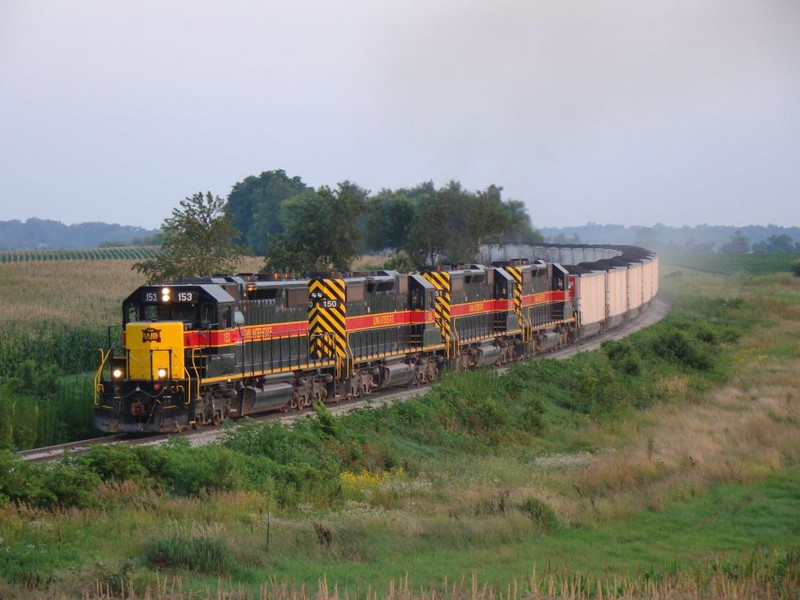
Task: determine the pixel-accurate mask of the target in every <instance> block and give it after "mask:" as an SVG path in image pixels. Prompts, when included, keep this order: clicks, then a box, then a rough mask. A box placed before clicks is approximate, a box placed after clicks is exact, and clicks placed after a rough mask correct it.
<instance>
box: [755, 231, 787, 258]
mask: <svg viewBox="0 0 800 600" xmlns="http://www.w3.org/2000/svg"><path fill="white" fill-rule="evenodd" d="M794 250H795V244H794V242H793V241H792V238H791V236H789V235H787V234H785V233H782V234H780V235H771V236H769V237H768V238H767V239H766V240H764V241H763V242H758V243H757V244H753V252H757V253H759V254H772V253H783V254H789V253H791V252H794Z"/></svg>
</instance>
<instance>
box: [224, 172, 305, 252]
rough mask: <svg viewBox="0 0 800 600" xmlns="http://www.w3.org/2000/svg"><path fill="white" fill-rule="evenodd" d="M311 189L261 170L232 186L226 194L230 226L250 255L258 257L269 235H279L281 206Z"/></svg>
mask: <svg viewBox="0 0 800 600" xmlns="http://www.w3.org/2000/svg"><path fill="white" fill-rule="evenodd" d="M313 191H314V190H313V189H312V188H310V187H309V186H307V185H306V184H305V183H303V180H302V179H300V177H289V176H288V175H286V172H285V171H283V170H281V169H278V170H275V171H264V172H263V173H261V175H259V176H258V177H253V176H250V177H247V178H246V179H245V180H244V181H240V182H239V183H237V184H236V185H234V186H233V189H232V190H231V193H230V194H228V211H229V212H230V214H231V223H232V224H233V226H234V227H235V228H236V229H237V230H238V231H239V232H240V233H241V238H240V239H241V242H242V243H244V244H245V245H246V246H248V247H249V248H250V249H251V251H252V252H253V253H254V254H262V253H263V252H264V248H265V246H266V245H267V238H269V236H270V235H275V234H279V233H283V232H284V231H285V229H284V223H283V220H282V219H281V206H282V205H283V203H284V202H285V201H286V200H288V199H289V198H292V197H294V196H297V195H298V194H304V193H308V192H311V193H313Z"/></svg>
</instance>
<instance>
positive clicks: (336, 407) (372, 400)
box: [18, 298, 670, 462]
mask: <svg viewBox="0 0 800 600" xmlns="http://www.w3.org/2000/svg"><path fill="white" fill-rule="evenodd" d="M669 310H670V305H669V303H668V302H667V301H665V300H663V299H660V298H657V299H656V300H655V301H654V302H653V304H652V305H651V306H650V307H649V308H648V309H647V310H646V311H645V312H644V313H642V314H640V315H639V316H637V317H636V318H635V319H632V320H630V321H627V322H625V323H623V324H622V326H620V327H617V328H616V329H613V330H610V331H607V332H605V333H604V334H602V335H598V336H596V337H593V338H588V339H585V340H582V341H581V342H579V343H577V344H575V345H574V346H569V347H567V348H563V349H560V350H556V351H553V352H549V353H546V354H540V355H538V356H537V357H536V358H545V357H546V358H555V359H565V358H569V357H571V356H574V355H576V354H578V353H579V352H589V351H592V350H597V349H598V348H600V345H601V344H602V343H603V342H606V341H609V340H617V339H621V338H624V337H626V336H628V335H630V334H631V333H634V332H635V331H639V330H640V329H644V328H646V327H649V326H650V325H653V324H655V323H657V322H659V321H660V320H661V319H663V318H664V317H665V316H666V315H667V314H668V313H669ZM427 390H428V387H414V388H406V389H394V390H390V391H387V392H382V393H375V394H372V395H370V396H368V397H366V398H364V397H362V398H359V399H358V400H350V401H345V402H341V403H338V404H329V405H327V407H328V410H330V411H331V412H332V413H333V414H344V413H346V412H348V411H351V410H355V409H358V408H366V407H369V406H373V405H375V404H378V403H380V404H381V405H390V404H393V403H394V402H403V401H405V400H407V399H409V398H412V397H415V396H419V395H421V394H424V393H426V392H427ZM308 414H313V409H305V410H302V411H295V412H291V413H271V414H266V415H261V416H259V417H255V418H253V420H255V421H271V420H278V421H280V422H283V423H291V422H292V421H294V420H295V419H298V418H300V417H305V416H306V415H308ZM232 426H233V427H236V425H235V424H234V425H232ZM225 431H226V429H225V428H213V429H200V430H186V431H184V432H182V433H178V434H168V435H167V434H164V435H149V436H141V437H127V436H126V435H124V434H120V435H112V436H105V437H100V438H94V439H91V440H83V441H78V442H70V443H68V444H59V445H57V446H49V447H46V448H35V449H31V450H25V451H22V452H19V453H18V456H19V457H20V458H22V459H24V460H26V461H28V462H44V461H51V460H59V459H62V458H64V457H73V456H80V455H81V454H85V453H86V452H88V451H89V449H90V448H91V447H92V446H96V445H101V444H126V445H131V446H135V445H158V444H162V443H164V442H166V441H167V440H170V439H174V438H176V437H186V438H188V439H189V443H190V444H191V445H192V446H203V445H206V444H209V443H212V442H215V441H218V440H219V439H220V438H221V437H222V436H223V435H224V433H225Z"/></svg>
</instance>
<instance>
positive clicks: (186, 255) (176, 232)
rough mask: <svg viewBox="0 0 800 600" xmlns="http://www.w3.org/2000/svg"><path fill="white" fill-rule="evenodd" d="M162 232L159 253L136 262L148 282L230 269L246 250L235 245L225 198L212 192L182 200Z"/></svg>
mask: <svg viewBox="0 0 800 600" xmlns="http://www.w3.org/2000/svg"><path fill="white" fill-rule="evenodd" d="M161 231H162V233H163V235H164V240H163V242H162V244H161V251H160V252H159V254H158V256H157V257H156V258H154V259H150V260H145V261H142V262H138V263H136V264H134V265H133V268H134V269H136V270H137V271H138V272H139V273H143V274H144V275H145V276H146V277H147V281H148V283H166V282H168V281H172V280H175V279H180V278H181V277H202V276H207V275H212V274H214V273H225V272H230V271H232V270H233V269H234V268H236V265H237V264H238V262H239V260H240V259H241V257H242V256H243V255H244V249H243V248H242V247H241V246H237V245H236V244H235V241H234V240H235V239H236V238H237V236H238V232H237V231H236V229H235V228H234V227H233V225H232V224H231V217H230V214H229V213H228V211H227V204H226V202H225V200H223V199H222V198H220V197H219V196H217V197H214V196H212V195H211V192H206V194H205V196H204V195H203V194H202V192H198V193H196V194H195V195H194V196H191V197H187V198H185V199H184V200H181V202H180V206H179V207H177V208H174V209H172V216H171V217H168V218H167V219H165V220H164V223H163V224H162V225H161Z"/></svg>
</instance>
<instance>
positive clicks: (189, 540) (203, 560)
mask: <svg viewBox="0 0 800 600" xmlns="http://www.w3.org/2000/svg"><path fill="white" fill-rule="evenodd" d="M142 554H143V557H144V561H145V563H146V564H147V565H148V566H149V567H151V568H154V569H176V570H178V569H184V570H187V571H194V572H196V573H204V574H207V573H213V574H215V575H224V574H226V573H228V572H229V571H230V569H231V566H232V565H233V564H234V561H233V557H232V555H231V550H230V548H229V547H228V546H227V544H226V543H225V542H224V541H222V540H220V539H218V538H215V537H205V536H198V535H187V534H180V533H176V534H173V535H170V536H169V537H165V538H156V539H152V540H150V541H148V542H147V544H146V545H145V548H144V551H143V553H142Z"/></svg>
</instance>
